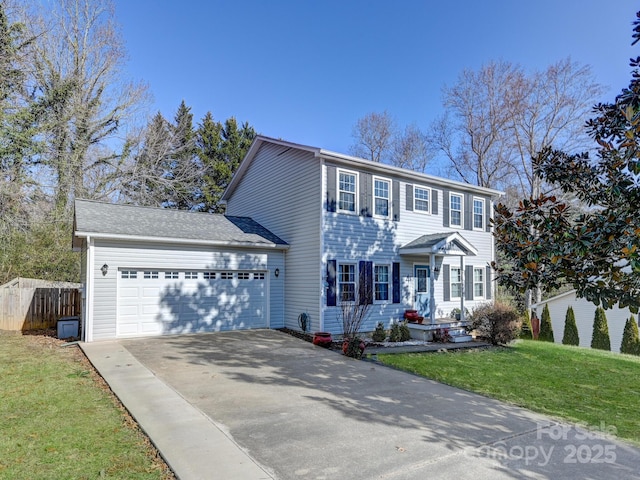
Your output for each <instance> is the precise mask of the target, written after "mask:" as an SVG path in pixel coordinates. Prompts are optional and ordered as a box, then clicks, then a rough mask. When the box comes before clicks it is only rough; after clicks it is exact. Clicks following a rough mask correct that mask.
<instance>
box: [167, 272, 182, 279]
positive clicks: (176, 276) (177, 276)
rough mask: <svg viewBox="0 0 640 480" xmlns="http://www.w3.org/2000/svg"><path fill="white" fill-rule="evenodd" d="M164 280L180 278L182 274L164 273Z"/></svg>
mask: <svg viewBox="0 0 640 480" xmlns="http://www.w3.org/2000/svg"><path fill="white" fill-rule="evenodd" d="M164 278H172V279H176V278H180V273H179V272H164Z"/></svg>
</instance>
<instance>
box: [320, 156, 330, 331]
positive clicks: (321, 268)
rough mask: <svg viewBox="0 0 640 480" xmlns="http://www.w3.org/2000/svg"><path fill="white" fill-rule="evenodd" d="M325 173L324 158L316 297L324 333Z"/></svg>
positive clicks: (325, 273) (321, 176) (325, 290)
mask: <svg viewBox="0 0 640 480" xmlns="http://www.w3.org/2000/svg"><path fill="white" fill-rule="evenodd" d="M326 175H327V172H326V165H325V162H324V158H322V157H321V158H320V192H321V195H320V252H319V253H320V269H319V270H320V295H319V296H318V300H319V305H318V312H320V318H319V319H318V331H320V332H324V331H325V329H324V313H325V309H326V305H327V299H326V294H327V293H326V292H327V288H326V285H327V282H328V279H327V278H326V275H327V267H326V265H325V262H324V223H325V210H326V209H325V206H324V202H325V199H326V198H327V191H326V190H327V185H326V182H325V178H326Z"/></svg>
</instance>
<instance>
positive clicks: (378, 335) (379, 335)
mask: <svg viewBox="0 0 640 480" xmlns="http://www.w3.org/2000/svg"><path fill="white" fill-rule="evenodd" d="M371 338H372V339H373V341H374V342H384V341H385V339H386V338H387V331H386V330H385V329H384V325H383V324H382V322H378V323H377V324H376V329H375V330H374V332H373V335H371Z"/></svg>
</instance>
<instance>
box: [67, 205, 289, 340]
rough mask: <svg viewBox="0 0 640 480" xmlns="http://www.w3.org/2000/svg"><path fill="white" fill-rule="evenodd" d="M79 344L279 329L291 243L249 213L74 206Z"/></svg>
mask: <svg viewBox="0 0 640 480" xmlns="http://www.w3.org/2000/svg"><path fill="white" fill-rule="evenodd" d="M74 248H76V249H77V250H79V251H80V252H82V282H83V285H84V304H83V305H84V309H83V310H84V311H83V328H82V335H83V339H84V340H85V341H94V340H108V339H114V338H122V337H139V336H154V335H171V334H181V333H195V332H215V331H224V330H237V329H250V328H278V327H281V326H284V318H283V316H284V313H283V312H284V258H285V252H286V250H287V249H288V245H287V244H286V243H285V242H284V241H283V240H282V239H280V238H279V237H277V236H276V235H275V234H273V233H272V232H270V231H269V230H267V229H266V228H264V227H262V226H261V225H259V224H258V223H257V222H255V221H253V220H252V219H250V218H247V217H227V216H224V215H215V214H206V213H195V212H185V211H177V210H168V209H161V208H147V207H134V206H126V205H113V204H106V203H100V202H93V201H87V200H77V201H76V204H75V228H74Z"/></svg>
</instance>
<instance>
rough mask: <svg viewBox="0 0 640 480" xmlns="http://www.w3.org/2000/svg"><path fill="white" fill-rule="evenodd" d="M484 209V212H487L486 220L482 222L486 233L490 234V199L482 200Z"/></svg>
mask: <svg viewBox="0 0 640 480" xmlns="http://www.w3.org/2000/svg"><path fill="white" fill-rule="evenodd" d="M484 207H485V211H486V212H487V213H485V216H486V218H485V219H484V221H485V225H486V229H487V232H490V231H491V199H490V198H485V199H484Z"/></svg>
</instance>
